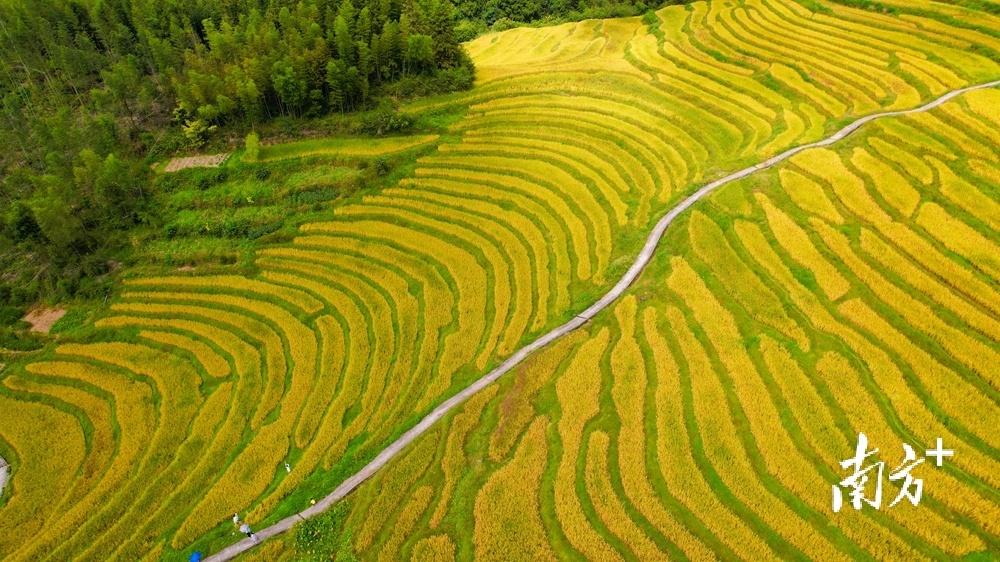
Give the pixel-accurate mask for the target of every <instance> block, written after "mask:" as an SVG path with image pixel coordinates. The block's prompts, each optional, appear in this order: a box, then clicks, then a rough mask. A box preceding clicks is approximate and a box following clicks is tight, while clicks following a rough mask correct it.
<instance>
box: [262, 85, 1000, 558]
mask: <svg viewBox="0 0 1000 562" xmlns="http://www.w3.org/2000/svg"><path fill="white" fill-rule="evenodd" d="M994 107H1000V91H997V90H982V91H979V92H974V93H970V94H966V95H964V96H963V97H961V98H959V99H958V101H954V102H950V103H948V104H946V105H944V106H942V107H941V108H940V109H937V110H934V111H933V112H931V113H928V114H922V115H920V116H915V117H907V118H898V119H894V120H887V121H881V122H879V123H878V124H875V125H872V126H870V127H869V128H868V129H865V130H864V131H863V132H862V133H860V134H859V135H858V136H856V137H852V138H851V139H850V140H849V141H848V142H847V143H846V144H844V145H838V146H837V147H836V148H835V149H813V150H809V151H805V152H802V153H800V154H799V155H797V156H795V157H794V158H792V159H791V160H789V161H788V162H787V163H786V164H784V165H781V166H780V167H779V168H777V169H773V170H767V171H765V172H762V173H761V174H760V175H758V176H753V177H751V178H749V179H746V180H743V181H741V182H740V183H736V184H732V185H729V186H726V187H724V188H723V189H722V190H721V191H719V192H717V193H716V194H715V195H713V196H712V197H711V198H710V199H709V200H708V201H707V202H706V204H705V205H702V206H700V207H699V208H697V210H694V211H693V212H692V213H691V214H690V215H688V216H687V218H686V219H685V220H683V222H682V223H681V224H679V225H677V226H675V227H674V230H673V231H671V232H670V233H669V234H668V239H667V240H666V241H665V244H664V247H663V248H661V251H660V254H658V256H657V258H656V259H655V261H654V262H653V263H652V264H651V267H650V269H648V270H647V271H646V273H644V275H643V277H642V278H641V280H640V282H639V284H638V285H637V286H635V287H634V289H633V290H632V291H630V293H629V294H627V295H626V296H625V297H624V298H623V300H621V301H620V302H618V303H617V304H615V305H614V307H613V309H612V310H610V311H609V312H610V313H609V314H605V315H602V316H598V317H597V318H595V319H594V320H593V321H592V322H591V324H589V325H588V326H587V327H586V328H584V329H582V330H581V331H580V332H577V333H575V334H574V335H572V336H569V337H567V338H566V339H563V340H561V341H559V342H558V343H557V344H554V345H553V346H552V347H550V348H547V349H545V350H544V351H542V352H539V353H538V354H537V355H535V356H534V357H532V358H531V359H529V360H528V362H526V363H525V364H524V365H523V366H522V367H519V368H518V369H517V370H516V371H515V372H514V373H512V375H511V376H510V377H509V378H507V379H505V380H502V382H500V383H499V384H497V385H495V386H494V387H490V388H489V389H488V390H487V391H484V392H482V393H481V394H480V395H477V396H476V397H475V398H474V399H473V400H471V401H470V402H468V403H467V404H465V405H464V406H463V407H461V408H459V409H458V410H457V411H456V412H455V413H454V415H453V416H452V417H451V418H450V419H449V420H447V422H445V423H444V424H443V426H442V428H441V429H439V430H436V431H435V432H434V433H433V434H430V435H426V436H424V437H423V438H422V439H420V440H418V441H417V442H416V443H415V444H414V445H413V446H412V448H411V449H409V450H407V451H406V452H404V454H403V455H401V457H400V458H399V459H398V460H397V461H395V462H394V463H393V464H391V465H390V466H389V467H388V468H387V469H385V470H384V471H383V472H381V473H380V474H378V475H377V476H375V477H374V478H373V479H372V480H371V481H370V482H368V483H366V484H365V485H363V486H362V487H361V488H359V490H358V491H357V492H356V494H355V495H354V496H353V497H352V498H351V499H350V502H351V504H350V505H351V511H350V515H349V516H348V519H347V523H346V528H347V529H350V530H351V531H352V535H351V539H352V541H353V542H352V544H353V547H354V550H355V552H357V553H358V554H359V555H360V556H361V558H364V559H368V558H371V559H376V558H377V559H385V560H406V559H414V560H453V559H472V558H474V559H477V560H478V559H483V560H546V559H557V558H559V559H591V560H659V559H667V558H669V559H681V558H691V559H704V558H713V557H720V558H726V559H729V558H745V559H754V560H761V559H774V558H783V559H814V560H841V559H853V558H860V559H869V558H877V559H885V560H921V559H957V558H959V557H961V556H963V555H966V554H969V553H973V552H984V551H992V552H996V551H997V548H998V547H1000V528H998V527H997V521H1000V507H998V506H1000V503H998V501H997V500H998V496H997V489H998V487H1000V481H998V477H997V475H998V474H1000V470H998V468H1000V465H998V461H1000V459H998V456H997V447H998V445H1000V443H998V440H997V433H996V431H995V420H997V419H1000V395H998V392H997V388H998V382H1000V379H998V378H997V374H996V372H995V366H996V365H997V364H998V363H997V362H998V360H1000V349H998V345H997V342H998V341H1000V321H998V316H997V313H998V312H1000V311H998V308H1000V298H998V294H997V289H996V282H997V273H996V271H995V270H993V271H991V269H993V268H994V267H995V263H993V261H992V259H993V258H995V256H997V255H1000V252H998V249H997V247H996V244H997V229H998V227H1000V214H998V213H997V209H998V207H997V194H996V191H995V185H996V182H995V180H992V179H990V177H994V176H992V175H993V174H995V173H996V162H997V161H998V157H1000V153H998V152H997V145H996V143H991V142H990V141H989V140H988V136H989V135H990V134H991V132H992V131H995V130H997V128H998V127H1000V115H998V114H997V113H996V111H995V110H994V109H993V108H994ZM957 121H960V122H962V123H965V124H967V125H968V128H964V129H963V131H962V132H961V133H959V130H958V129H951V130H950V131H948V132H942V131H941V130H940V126H941V125H942V124H943V123H945V122H957ZM904 139H909V140H904ZM916 139H919V140H916ZM931 139H933V140H931ZM963 145H968V146H973V145H974V146H978V147H979V149H978V152H979V153H978V154H970V153H968V152H967V151H966V150H965V148H964V147H963ZM876 147H877V148H876ZM879 151H883V152H887V153H891V154H892V155H893V159H894V160H895V161H891V160H887V159H883V158H876V157H875V156H874V155H875V154H877V153H878V152H879ZM901 162H905V163H906V165H901V164H900V163H901ZM971 201H976V202H977V204H975V205H973V204H971ZM931 217H933V218H931ZM858 432H865V433H866V434H867V435H868V436H869V438H870V439H871V440H872V442H873V443H876V444H878V445H879V446H880V449H881V451H882V453H881V456H880V458H881V459H884V460H886V461H887V462H888V464H889V466H890V467H891V466H895V465H896V464H897V463H898V461H899V460H900V459H902V456H903V451H902V447H901V444H902V443H903V442H907V443H910V444H912V445H914V447H915V448H917V449H918V450H923V449H925V448H930V447H932V446H933V444H934V439H935V438H936V437H938V436H940V437H942V438H943V439H944V442H945V443H950V444H951V445H950V447H951V448H954V449H956V455H955V457H953V458H952V459H949V460H950V461H951V462H947V463H945V465H944V466H943V467H942V468H940V469H938V468H935V467H933V466H932V465H926V466H924V465H922V466H921V467H920V468H919V469H917V470H915V471H914V476H916V477H919V478H922V479H924V496H923V500H922V502H921V503H920V505H919V506H918V507H913V506H910V505H909V504H906V503H905V502H904V504H903V505H900V506H897V507H894V508H891V509H887V508H886V504H885V503H883V506H882V509H881V510H878V511H876V510H874V509H871V508H868V509H866V510H863V511H858V512H855V511H853V510H852V509H850V508H847V511H846V512H841V513H839V514H833V513H832V511H831V506H830V487H831V485H834V484H836V483H837V482H839V481H840V479H841V478H843V476H844V475H843V474H842V473H841V471H840V467H839V465H838V462H839V461H840V460H841V459H843V458H847V457H849V456H850V452H851V451H853V449H854V445H855V440H856V436H857V433H858ZM918 470H919V473H918V472H917V471H918ZM429 489H430V490H434V492H433V495H432V497H431V498H430V499H428V498H427V497H426V495H427V494H428V492H427V490H429ZM897 492H898V487H897V486H896V485H895V484H892V485H891V486H890V487H888V488H887V490H886V491H885V494H886V496H887V497H888V498H890V499H891V498H893V497H894V496H895V495H896V493H897ZM415 511H416V512H417V513H414V512H415ZM400 525H405V529H406V532H405V535H406V538H405V540H400V539H399V538H398V537H397V534H398V528H399V526H400ZM431 545H433V549H434V553H435V554H434V555H433V556H431V555H429V554H426V553H427V552H428V550H429V549H430V548H431ZM280 552H281V550H280V549H279V550H275V551H272V552H271V553H269V556H271V557H272V559H273V558H274V557H275V556H277V554H276V553H280ZM425 556H426V557H425Z"/></svg>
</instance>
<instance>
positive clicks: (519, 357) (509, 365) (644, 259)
mask: <svg viewBox="0 0 1000 562" xmlns="http://www.w3.org/2000/svg"><path fill="white" fill-rule="evenodd" d="M995 86H1000V80H995V81H993V82H987V83H985V84H977V85H975V86H969V87H967V88H961V89H958V90H953V91H951V92H948V93H947V94H944V95H943V96H941V97H939V98H937V99H935V100H934V101H932V102H929V103H927V104H925V105H922V106H920V107H917V108H914V109H908V110H902V111H887V112H883V113H874V114H872V115H868V116H866V117H862V118H860V119H858V120H856V121H854V122H852V123H851V124H849V125H847V126H846V127H844V128H843V129H840V130H839V131H837V132H836V133H834V134H832V135H830V136H829V137H826V138H825V139H823V140H820V141H816V142H813V143H809V144H804V145H801V146H797V147H795V148H791V149H788V150H786V151H785V152H782V153H781V154H778V155H777V156H773V157H771V158H768V159H767V160H765V161H763V162H761V163H760V164H755V165H753V166H750V167H748V168H744V169H742V170H740V171H738V172H733V173H732V174H729V175H728V176H726V177H724V178H720V179H717V180H715V181H713V182H712V183H709V184H707V185H705V186H703V187H702V188H701V189H699V190H698V191H695V192H694V193H693V194H691V195H690V196H689V197H688V198H686V199H684V200H683V201H681V202H680V203H678V204H677V206H675V207H674V208H673V209H670V211H669V212H667V214H666V215H664V216H663V218H661V219H660V220H659V221H658V222H657V223H656V225H655V226H654V227H653V230H652V231H651V232H650V233H649V236H648V237H647V238H646V244H645V245H644V246H643V247H642V251H640V252H639V255H638V256H636V258H635V261H634V262H633V263H632V266H631V267H629V269H628V271H626V272H625V275H623V276H622V278H621V279H619V280H618V283H615V286H614V287H612V288H611V290H609V291H608V292H607V293H606V294H605V295H604V296H603V297H601V298H600V299H599V300H598V301H597V302H595V303H594V304H592V305H590V307H588V308H587V309H586V310H584V311H583V312H581V313H580V314H578V315H577V316H574V317H573V319H572V320H570V321H569V322H566V323H565V324H563V325H561V326H559V327H557V328H554V329H553V330H552V331H550V332H548V333H547V334H545V335H544V336H541V337H540V338H538V339H536V340H535V341H533V342H531V343H529V344H528V345H526V346H524V347H522V348H521V349H519V350H518V351H517V352H515V353H514V354H513V355H512V356H510V357H509V358H508V359H507V360H506V361H504V362H503V363H501V364H500V365H499V366H497V367H496V368H494V369H493V370H492V371H490V372H488V373H486V374H485V375H484V376H483V377H482V378H480V379H479V380H477V381H475V382H474V383H472V384H470V385H469V386H467V387H466V388H465V389H463V390H461V391H460V392H458V394H456V395H454V396H452V397H451V398H449V399H447V400H445V401H444V402H442V403H441V404H440V405H439V406H438V407H437V408H434V410H432V411H431V413H429V414H427V416H426V417H424V419H422V420H420V422H419V423H417V425H415V426H413V427H412V428H410V429H409V430H408V431H407V432H406V433H404V434H403V435H401V436H400V437H399V439H397V440H396V441H394V442H393V443H392V444H390V445H389V446H388V447H386V448H385V449H383V450H382V452H380V453H379V454H378V455H377V456H376V457H375V458H374V459H372V461H371V462H369V463H368V464H367V465H365V467H364V468H362V469H361V470H359V471H358V472H357V473H355V474H354V475H353V476H351V477H350V478H348V479H347V480H345V481H344V482H343V483H342V484H341V485H340V486H337V488H336V489H335V490H334V491H333V492H332V493H330V495H328V496H326V497H325V498H323V499H322V500H320V501H319V502H317V503H316V504H315V505H313V506H310V507H309V508H308V509H305V510H303V511H301V512H299V513H296V514H295V515H292V516H289V517H286V518H285V519H282V520H281V521H278V522H277V523H275V524H274V525H271V526H270V527H267V528H265V529H261V530H260V531H258V532H257V537H258V539H259V540H261V541H263V540H264V539H268V538H270V537H273V536H275V535H279V534H281V533H284V532H285V531H287V530H289V529H291V528H292V526H293V525H295V524H296V523H298V522H299V521H304V520H306V519H308V518H310V517H314V516H316V515H319V514H320V513H323V512H324V511H326V510H327V509H329V508H330V506H332V505H333V504H334V503H336V502H338V501H340V500H341V499H343V498H344V497H345V496H346V495H347V494H349V493H350V492H351V491H353V490H354V489H355V488H357V487H358V486H359V485H360V484H361V483H362V482H364V481H365V480H367V479H368V478H370V477H371V476H372V475H373V474H375V473H376V472H377V471H378V470H379V469H381V468H382V467H383V466H385V465H386V464H388V463H389V461H390V460H392V458H393V457H395V456H396V455H397V454H399V452H400V451H402V450H403V449H404V448H405V447H406V446H407V445H409V444H410V443H412V442H413V441H414V440H416V439H417V437H420V436H421V435H422V434H423V433H424V432H426V431H427V430H428V429H430V427H431V426H432V425H434V423H435V422H437V421H438V420H439V419H441V418H442V417H444V416H445V414H447V413H448V412H450V411H451V410H452V409H454V408H455V407H457V406H458V405H460V404H461V403H463V402H465V401H466V400H468V399H469V398H471V397H472V396H473V395H474V394H476V393H477V392H479V391H480V390H482V389H483V388H485V387H486V386H488V385H490V384H491V383H493V382H494V381H495V380H497V379H498V378H500V377H501V376H502V375H504V374H505V373H507V372H508V371H510V370H511V369H513V368H514V367H515V366H516V365H517V364H518V363H520V362H521V361H523V360H524V359H525V358H526V357H527V356H528V355H531V354H532V353H534V352H535V351H537V350H538V349H541V348H542V347H545V346H546V345H548V344H550V343H552V342H553V341H555V340H557V339H559V338H561V337H563V336H565V335H566V334H568V333H570V332H572V331H573V330H576V329H577V328H579V327H580V326H582V325H583V324H584V323H586V322H587V321H588V320H590V319H591V318H593V317H594V315H595V314H597V313H598V312H600V311H602V310H604V309H605V308H607V307H608V306H609V305H610V304H611V303H613V302H614V301H615V300H617V299H618V298H619V297H621V296H622V294H623V293H624V292H625V290H626V289H628V288H629V286H631V285H632V283H634V282H635V280H636V279H637V278H638V277H639V274H640V273H642V270H643V268H645V267H646V264H648V263H649V261H650V260H651V259H652V258H653V253H654V252H655V251H656V246H657V244H659V242H660V239H661V238H662V237H663V233H664V232H665V231H666V230H667V227H668V226H670V223H672V222H673V221H674V219H676V218H677V217H678V215H680V214H681V213H683V212H684V211H686V210H687V209H688V208H690V207H691V206H692V205H694V204H695V203H697V202H698V201H700V200H701V199H703V198H704V197H705V196H707V195H708V194H710V193H712V192H713V191H715V190H717V189H719V188H720V187H722V186H724V185H726V184H728V183H731V182H734V181H736V180H739V179H742V178H745V177H747V176H749V175H751V174H754V173H756V172H759V171H760V170H765V169H767V168H770V167H772V166H774V165H776V164H778V163H780V162H783V161H785V160H787V159H789V158H791V157H792V156H794V155H796V154H798V153H799V152H802V151H803V150H808V149H810V148H818V147H823V146H829V145H831V144H834V143H836V142H838V141H840V140H842V139H844V138H845V137H847V136H848V135H850V134H851V133H853V132H854V131H857V130H858V129H859V128H861V127H862V126H863V125H865V124H866V123H870V122H872V121H875V120H876V119H882V118H885V117H896V116H901V115H908V114H912V113H920V112H924V111H929V110H931V109H934V108H935V107H938V106H939V105H941V104H943V103H945V102H947V101H949V100H951V99H954V98H955V97H957V96H960V95H962V94H964V93H967V92H971V91H973V90H982V89H985V88H992V87H995ZM257 544H259V543H255V542H253V541H251V540H250V539H243V540H241V541H240V542H238V543H235V544H232V545H230V546H228V547H226V548H225V549H223V550H221V551H220V552H218V553H216V554H214V555H212V556H210V557H208V558H206V559H205V561H206V562H221V561H224V560H230V559H232V558H233V557H235V556H237V555H238V554H240V553H242V552H245V551H247V550H249V549H250V548H253V547H254V546H256V545H257Z"/></svg>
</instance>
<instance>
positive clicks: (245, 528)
mask: <svg viewBox="0 0 1000 562" xmlns="http://www.w3.org/2000/svg"><path fill="white" fill-rule="evenodd" d="M240 532H241V533H243V534H244V535H246V536H247V537H248V538H249V539H250V540H252V541H253V542H257V535H255V534H253V530H251V529H250V525H248V524H246V523H244V524H242V525H240Z"/></svg>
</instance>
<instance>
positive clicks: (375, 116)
mask: <svg viewBox="0 0 1000 562" xmlns="http://www.w3.org/2000/svg"><path fill="white" fill-rule="evenodd" d="M412 126H413V118H411V117H410V116H409V115H406V114H404V113H400V112H399V111H397V110H396V109H395V108H389V107H382V108H380V109H379V110H377V111H375V112H374V113H372V114H369V115H366V116H365V117H363V118H362V119H361V132H363V133H365V134H368V135H375V136H382V135H385V134H388V133H396V132H400V131H405V130H407V129H409V128H410V127H412Z"/></svg>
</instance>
